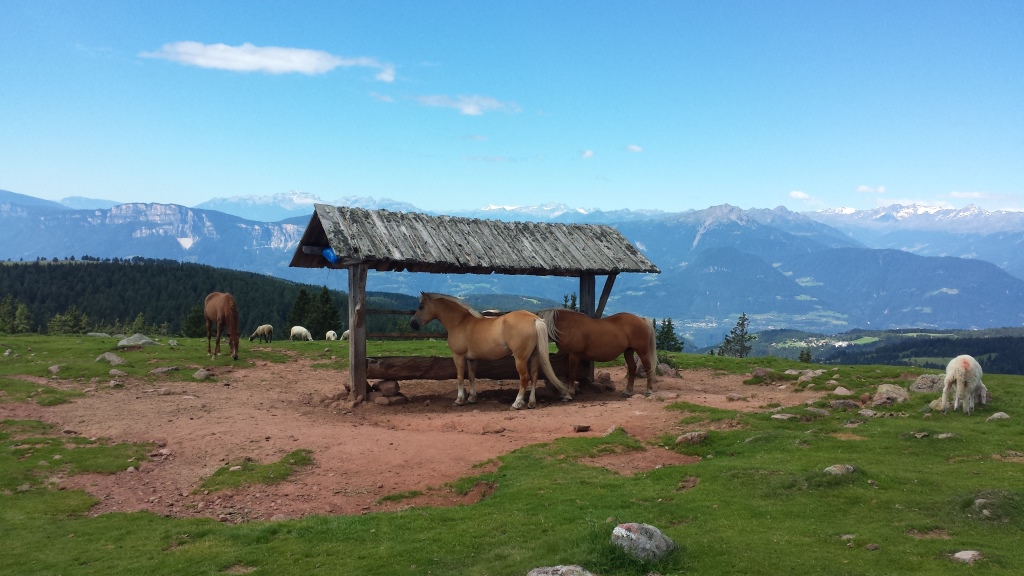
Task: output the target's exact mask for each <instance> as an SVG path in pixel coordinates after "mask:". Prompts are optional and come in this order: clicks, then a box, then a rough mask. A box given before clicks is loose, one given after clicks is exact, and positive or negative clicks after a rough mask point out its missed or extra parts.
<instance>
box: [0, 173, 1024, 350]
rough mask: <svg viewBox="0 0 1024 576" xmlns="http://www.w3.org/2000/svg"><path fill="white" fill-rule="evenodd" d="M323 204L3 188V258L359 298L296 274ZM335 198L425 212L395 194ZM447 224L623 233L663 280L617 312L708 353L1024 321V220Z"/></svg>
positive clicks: (566, 218)
mask: <svg viewBox="0 0 1024 576" xmlns="http://www.w3.org/2000/svg"><path fill="white" fill-rule="evenodd" d="M315 202H321V200H320V199H319V198H317V197H315V196H312V195H308V194H302V193H291V194H281V195H276V196H272V197H235V198H220V199H214V200H210V201H208V202H204V203H203V204H201V205H197V206H195V207H186V206H180V205H176V204H142V203H136V204H117V203H116V202H112V201H107V200H97V199H88V198H81V197H76V198H66V199H64V200H63V201H61V202H51V201H48V200H42V199H38V198H33V197H31V196H26V195H22V194H17V193H13V192H6V191H0V259H3V260H13V261H18V260H36V259H39V258H45V259H52V258H57V259H63V258H67V257H70V256H77V257H81V256H86V255H88V256H92V257H98V258H115V257H118V258H125V257H132V256H143V257H147V258H166V259H172V260H179V261H186V262H196V263H201V264H208V265H211V266H217V267H222V268H229V269H236V270H245V271H250V272H257V273H262V274H268V275H272V276H276V277H279V278H285V279H289V280H294V281H299V282H304V283H310V284H315V285H328V286H329V287H331V288H334V289H342V290H344V289H345V288H346V287H347V283H346V282H347V279H346V273H345V272H343V271H337V270H328V269H306V268H289V267H288V263H289V262H290V260H291V257H292V254H293V253H294V250H295V247H296V245H297V244H298V241H299V239H300V238H301V236H302V233H303V231H304V230H305V227H306V225H307V224H308V222H309V219H310V216H311V215H312V213H313V208H312V205H313V203H315ZM327 203H331V204H335V205H347V206H356V207H362V208H369V209H388V210H394V211H417V212H424V211H423V210H419V209H417V208H416V207H415V206H412V205H409V204H406V203H398V202H392V201H390V200H386V199H382V200H374V199H372V198H354V197H353V198H340V199H337V200H335V201H332V202H327ZM448 214H450V215H454V216H466V217H473V218H489V219H500V220H529V221H540V222H565V223H601V224H609V225H612V226H614V227H615V228H617V229H618V230H619V231H620V232H622V234H623V235H624V236H625V237H626V238H628V239H629V240H630V241H632V242H633V243H634V244H635V245H636V246H637V247H638V248H639V249H640V250H642V251H643V252H644V254H645V255H646V256H647V257H648V258H649V259H650V260H651V261H652V262H654V263H655V264H657V265H658V266H659V268H661V270H662V273H661V274H623V275H621V276H620V277H619V278H618V279H617V280H616V283H615V288H614V290H613V291H612V297H611V299H610V301H609V305H608V310H609V312H615V311H630V312H634V313H638V314H643V315H646V316H653V317H655V318H665V317H671V318H672V319H673V323H674V324H675V325H676V327H677V329H679V331H680V333H681V334H682V335H683V337H684V338H685V339H687V340H689V341H690V342H691V343H692V344H693V345H696V346H698V347H699V346H707V345H710V344H713V343H714V342H716V341H720V339H721V337H722V336H723V335H724V334H725V333H727V332H728V330H729V329H730V328H731V327H732V326H733V325H734V324H735V322H736V319H737V317H738V316H739V315H740V314H741V313H745V314H747V316H748V318H750V320H751V323H750V328H751V329H752V330H754V331H758V330H764V329H769V328H794V329H800V330H806V331H812V332H822V333H826V334H833V333H837V332H842V331H845V330H849V329H853V328H870V329H887V328H905V327H920V328H961V329H970V328H988V327H1001V326H1019V325H1021V324H1022V323H1024V250H1022V249H1021V248H1022V247H1024V246H1022V243H1024V213H1017V212H987V211H984V210H981V209H979V208H977V207H973V206H970V207H967V208H964V209H961V210H946V209H936V208H928V207H921V206H899V205H894V206H890V207H887V208H880V209H876V210H862V211H855V210H833V211H822V212H794V211H791V210H788V209H786V208H782V207H779V208H775V209H772V210H768V209H748V210H744V209H740V208H737V207H735V206H730V205H721V206H713V207H709V208H706V209H704V210H688V211H685V212H678V213H670V212H663V211H658V210H639V211H638V210H620V211H608V212H605V211H599V210H581V209H573V208H571V207H568V206H565V205H563V204H547V205H543V206H535V207H527V208H515V207H495V206H489V207H484V208H481V209H476V210H467V211H459V212H454V211H453V212H448ZM600 281H601V280H600V279H599V282H600ZM367 288H368V289H369V290H374V291H382V292H398V293H403V294H416V293H418V291H420V290H426V291H436V292H444V293H449V294H455V295H467V294H484V293H490V294H521V295H535V296H539V297H544V298H550V299H552V300H555V301H559V302H560V301H562V300H563V297H564V296H566V295H569V294H571V293H573V292H576V291H578V288H579V287H578V283H577V281H576V280H575V279H571V278H569V279H567V278H554V277H545V278H534V277H523V276H503V275H487V276H481V275H469V274H453V275H433V274H415V273H371V274H370V276H369V278H368V283H367ZM0 296H2V295H0ZM127 312H130V311H127Z"/></svg>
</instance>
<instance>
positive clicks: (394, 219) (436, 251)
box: [289, 204, 661, 276]
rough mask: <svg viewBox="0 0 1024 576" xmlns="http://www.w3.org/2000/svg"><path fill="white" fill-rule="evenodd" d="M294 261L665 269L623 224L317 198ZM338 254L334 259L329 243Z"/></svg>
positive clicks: (537, 271) (475, 269) (443, 268)
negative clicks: (422, 210) (484, 216)
mask: <svg viewBox="0 0 1024 576" xmlns="http://www.w3.org/2000/svg"><path fill="white" fill-rule="evenodd" d="M314 207H315V212H314V213H313V216H312V217H311V218H310V220H309V225H308V226H307V227H306V231H305V233H303V235H302V240H301V241H300V242H299V246H298V248H296V250H295V255H294V256H292V261H291V264H289V266H293V267H301V268H323V267H331V268H343V267H347V266H350V265H352V264H358V263H364V264H366V265H367V266H369V267H370V268H371V269H375V270H378V271H403V270H408V271H412V272H437V273H458V274H490V273H497V274H529V275H534V276H581V275H583V274H600V275H605V274H616V273H619V272H654V273H658V272H661V271H660V270H659V269H658V267H657V266H655V265H654V264H653V263H651V261H650V260H648V259H647V258H646V257H644V255H643V254H641V253H640V251H639V250H637V248H636V247H635V246H633V244H631V243H630V242H629V240H627V239H626V238H625V237H624V236H623V235H622V234H621V233H619V231H618V230H616V229H614V228H612V227H610V226H603V225H593V224H547V223H537V222H502V221H497V220H477V219H473V218H460V217H455V216H429V215H427V214H419V213H412V212H410V213H406V212H391V211H389V210H364V209H361V208H349V207H345V206H328V205H326V204H316V205H315V206H314ZM328 247H329V248H331V249H332V250H333V251H334V253H335V254H336V255H337V260H336V262H335V263H334V264H331V263H330V262H328V260H327V259H326V258H325V257H324V256H323V250H324V249H325V248H328Z"/></svg>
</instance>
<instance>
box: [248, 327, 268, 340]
mask: <svg viewBox="0 0 1024 576" xmlns="http://www.w3.org/2000/svg"><path fill="white" fill-rule="evenodd" d="M257 338H259V339H260V342H263V341H264V340H266V341H267V342H268V343H269V342H273V341H274V327H273V326H271V325H270V324H264V325H262V326H260V327H259V328H256V331H255V332H253V333H252V336H249V342H252V341H253V340H255V339H257Z"/></svg>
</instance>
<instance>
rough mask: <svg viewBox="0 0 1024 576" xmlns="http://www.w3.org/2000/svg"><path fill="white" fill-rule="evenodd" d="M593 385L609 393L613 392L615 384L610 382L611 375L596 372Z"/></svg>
mask: <svg viewBox="0 0 1024 576" xmlns="http://www.w3.org/2000/svg"><path fill="white" fill-rule="evenodd" d="M594 385H595V386H597V387H599V388H600V389H602V390H605V391H609V392H610V391H614V390H615V383H614V382H612V377H611V374H608V373H607V372H598V373H597V376H595V377H594Z"/></svg>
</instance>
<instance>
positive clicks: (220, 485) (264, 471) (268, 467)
mask: <svg viewBox="0 0 1024 576" xmlns="http://www.w3.org/2000/svg"><path fill="white" fill-rule="evenodd" d="M311 464H313V457H312V451H310V450H305V449H299V450H293V451H292V452H289V453H288V454H285V455H284V457H282V458H281V459H280V460H278V461H277V462H272V463H270V464H260V463H258V462H253V461H252V460H250V459H248V458H246V459H244V460H241V461H238V462H230V463H228V464H227V465H225V466H221V467H220V468H218V469H217V470H216V471H215V472H214V473H213V475H212V476H210V477H209V478H207V479H206V480H204V481H203V483H202V484H201V485H200V486H199V488H197V489H196V490H197V491H198V492H202V491H204V490H209V491H210V492H213V491H216V490H226V489H228V488H238V487H240V486H244V485H246V484H276V483H278V482H282V481H284V480H287V479H288V477H289V476H291V475H292V474H293V473H294V472H295V471H296V470H298V469H299V468H301V467H303V466H309V465H311Z"/></svg>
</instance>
